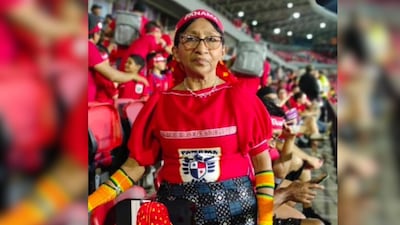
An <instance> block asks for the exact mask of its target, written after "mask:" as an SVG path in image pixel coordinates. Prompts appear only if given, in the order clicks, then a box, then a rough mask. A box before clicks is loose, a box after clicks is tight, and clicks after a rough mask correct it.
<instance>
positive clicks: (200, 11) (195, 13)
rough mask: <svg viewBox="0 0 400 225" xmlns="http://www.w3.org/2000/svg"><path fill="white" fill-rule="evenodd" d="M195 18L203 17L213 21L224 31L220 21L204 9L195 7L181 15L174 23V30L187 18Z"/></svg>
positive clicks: (186, 20) (184, 22)
mask: <svg viewBox="0 0 400 225" xmlns="http://www.w3.org/2000/svg"><path fill="white" fill-rule="evenodd" d="M197 18H204V19H208V20H210V21H212V22H214V23H215V24H216V25H217V26H218V28H219V29H220V30H221V31H222V32H224V26H223V25H222V23H221V21H220V20H219V19H218V18H217V17H216V16H215V15H213V14H212V13H210V12H208V11H206V10H204V9H196V10H194V11H192V12H190V13H188V14H186V15H185V16H184V17H182V18H181V19H180V20H179V22H178V23H177V24H176V30H179V29H180V28H181V27H182V26H183V25H185V24H186V23H187V22H188V21H189V20H191V19H197Z"/></svg>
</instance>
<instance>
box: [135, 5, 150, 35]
mask: <svg viewBox="0 0 400 225" xmlns="http://www.w3.org/2000/svg"><path fill="white" fill-rule="evenodd" d="M146 9H147V7H146V4H145V3H143V2H142V1H138V2H136V3H135V5H134V6H133V8H132V12H134V13H137V14H138V15H140V16H141V17H142V23H141V25H140V30H139V31H140V35H141V36H144V35H146V33H147V31H146V24H147V23H148V22H149V19H148V18H147V17H146V16H145V14H146Z"/></svg>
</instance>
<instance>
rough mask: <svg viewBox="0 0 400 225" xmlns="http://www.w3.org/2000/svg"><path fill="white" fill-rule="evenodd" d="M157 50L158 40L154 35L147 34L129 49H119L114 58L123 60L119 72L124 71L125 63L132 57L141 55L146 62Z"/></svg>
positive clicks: (134, 42)
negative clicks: (150, 54)
mask: <svg viewBox="0 0 400 225" xmlns="http://www.w3.org/2000/svg"><path fill="white" fill-rule="evenodd" d="M157 48H158V46H157V42H156V38H155V37H154V36H153V35H150V34H146V35H144V36H142V37H140V38H138V39H136V40H135V41H133V42H132V44H131V45H130V46H129V48H128V49H121V48H119V49H118V51H117V53H116V54H114V55H113V58H114V59H115V58H122V60H121V64H120V66H119V70H124V66H125V63H126V61H127V60H128V57H129V56H130V55H132V54H135V55H139V56H141V57H142V58H143V59H144V60H145V61H146V58H147V54H149V53H151V52H154V51H156V50H157Z"/></svg>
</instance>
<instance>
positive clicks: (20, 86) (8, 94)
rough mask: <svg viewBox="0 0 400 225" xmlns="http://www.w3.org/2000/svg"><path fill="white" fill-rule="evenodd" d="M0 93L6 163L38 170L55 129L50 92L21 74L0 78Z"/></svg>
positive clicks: (54, 113) (12, 166) (39, 81)
mask: <svg viewBox="0 0 400 225" xmlns="http://www.w3.org/2000/svg"><path fill="white" fill-rule="evenodd" d="M0 90H1V92H0V120H1V121H2V122H3V123H4V126H5V128H6V130H7V131H8V132H9V136H10V137H9V138H10V142H11V143H10V146H9V148H10V149H9V151H8V152H7V159H6V162H7V164H8V166H11V168H13V169H22V170H25V171H30V172H32V171H37V169H39V168H41V166H42V160H43V158H42V157H43V154H42V153H43V151H44V150H45V148H46V147H48V145H49V144H51V143H52V141H53V140H54V138H55V136H54V135H55V134H56V129H57V116H56V113H57V112H56V111H55V105H54V99H53V96H52V92H51V89H49V86H48V85H46V84H45V83H44V82H43V81H41V80H39V79H35V78H33V77H32V76H29V75H28V76H24V74H20V76H15V77H14V76H1V77H0ZM27 159H29V160H27Z"/></svg>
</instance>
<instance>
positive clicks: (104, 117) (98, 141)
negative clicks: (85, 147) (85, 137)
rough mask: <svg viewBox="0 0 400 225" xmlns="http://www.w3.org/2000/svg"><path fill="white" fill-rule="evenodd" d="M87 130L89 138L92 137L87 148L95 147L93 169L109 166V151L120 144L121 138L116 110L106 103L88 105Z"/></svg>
mask: <svg viewBox="0 0 400 225" xmlns="http://www.w3.org/2000/svg"><path fill="white" fill-rule="evenodd" d="M88 128H89V131H90V134H91V135H90V136H91V137H93V138H90V139H92V140H89V141H92V142H93V143H90V145H89V146H95V147H96V149H95V152H96V153H95V157H94V158H95V159H94V163H95V167H96V168H97V167H100V166H109V165H111V162H112V156H111V151H112V150H113V149H115V148H117V147H119V146H120V145H121V144H122V138H123V136H122V127H121V120H120V117H119V115H118V111H117V109H116V108H115V107H114V106H113V105H111V104H108V103H90V104H89V109H88ZM93 139H94V140H93ZM92 151H93V150H91V152H92Z"/></svg>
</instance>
